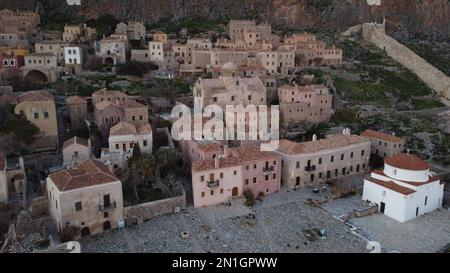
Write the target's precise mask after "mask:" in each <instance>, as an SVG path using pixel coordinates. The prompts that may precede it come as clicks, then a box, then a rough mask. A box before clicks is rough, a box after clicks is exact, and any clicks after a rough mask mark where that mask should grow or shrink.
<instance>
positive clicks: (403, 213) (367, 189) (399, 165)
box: [363, 154, 444, 223]
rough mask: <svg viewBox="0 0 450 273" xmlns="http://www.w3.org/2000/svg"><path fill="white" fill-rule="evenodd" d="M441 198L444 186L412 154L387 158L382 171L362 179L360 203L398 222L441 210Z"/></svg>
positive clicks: (426, 164)
mask: <svg viewBox="0 0 450 273" xmlns="http://www.w3.org/2000/svg"><path fill="white" fill-rule="evenodd" d="M443 195H444V183H441V181H440V179H439V178H438V177H436V176H433V175H432V173H431V172H430V165H429V164H428V163H426V162H425V161H423V160H422V159H420V158H419V157H417V156H415V155H410V154H400V155H397V156H394V157H391V158H388V159H386V160H385V164H384V169H383V170H377V171H373V172H372V173H371V174H370V176H368V177H366V178H365V179H364V192H363V200H365V201H369V202H371V203H374V204H377V205H378V208H379V210H380V212H381V213H384V214H385V215H386V216H388V217H391V218H393V219H395V220H397V221H399V222H401V223H404V222H407V221H410V220H412V219H415V218H416V217H419V216H421V215H423V214H425V213H428V212H431V211H433V210H436V209H438V208H440V207H442V200H443Z"/></svg>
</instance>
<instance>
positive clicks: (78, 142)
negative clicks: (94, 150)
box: [63, 137, 91, 167]
mask: <svg viewBox="0 0 450 273" xmlns="http://www.w3.org/2000/svg"><path fill="white" fill-rule="evenodd" d="M90 157H91V141H90V140H89V139H87V140H86V139H83V138H80V137H73V138H71V139H69V140H67V141H64V144H63V160H64V163H63V166H65V167H67V166H75V165H77V164H79V163H80V162H83V161H85V160H87V159H89V158H90Z"/></svg>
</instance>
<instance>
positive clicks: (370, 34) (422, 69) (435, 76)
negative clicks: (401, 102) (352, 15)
mask: <svg viewBox="0 0 450 273" xmlns="http://www.w3.org/2000/svg"><path fill="white" fill-rule="evenodd" d="M362 34H363V38H364V39H365V40H367V41H369V42H372V43H373V44H375V45H376V46H377V47H379V48H380V49H382V50H384V51H386V53H387V54H388V55H389V56H390V57H391V58H393V59H394V60H396V61H398V62H399V63H401V64H402V65H403V66H405V67H406V68H407V69H409V70H410V71H412V72H413V73H414V74H416V75H417V76H418V77H419V78H420V79H421V80H422V81H423V82H424V83H425V84H427V85H428V86H429V87H430V88H431V89H433V90H434V91H435V92H436V93H437V94H439V95H440V96H442V101H443V102H444V103H445V104H447V105H450V78H449V77H447V76H446V75H445V74H444V73H442V72H441V71H440V70H438V69H437V68H435V67H434V66H432V65H431V64H429V63H428V62H427V61H425V60H424V59H423V58H421V57H420V56H418V55H417V54H416V53H414V52H413V51H412V50H410V49H409V48H407V47H406V46H404V45H402V44H401V43H399V42H398V41H397V40H395V39H393V38H392V37H389V36H388V35H386V32H385V28H384V25H380V24H373V23H368V24H364V25H363V30H362Z"/></svg>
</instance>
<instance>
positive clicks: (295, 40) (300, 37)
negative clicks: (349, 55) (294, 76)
mask: <svg viewBox="0 0 450 273" xmlns="http://www.w3.org/2000/svg"><path fill="white" fill-rule="evenodd" d="M280 48H283V49H289V50H294V51H295V55H296V56H295V58H296V64H295V65H296V66H311V65H338V64H341V63H342V49H340V48H336V47H335V46H334V45H333V46H331V47H327V45H326V44H325V43H324V42H323V41H320V40H318V39H317V38H316V36H315V35H313V34H310V33H303V34H293V35H292V36H290V37H287V38H285V40H284V43H283V44H282V45H281V46H280Z"/></svg>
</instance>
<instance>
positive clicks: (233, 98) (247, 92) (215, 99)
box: [193, 63, 267, 109]
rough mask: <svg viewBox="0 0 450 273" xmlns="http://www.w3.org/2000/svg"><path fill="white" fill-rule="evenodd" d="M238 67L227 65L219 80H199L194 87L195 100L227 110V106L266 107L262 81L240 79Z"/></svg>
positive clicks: (265, 95)
mask: <svg viewBox="0 0 450 273" xmlns="http://www.w3.org/2000/svg"><path fill="white" fill-rule="evenodd" d="M238 70H239V69H238V67H237V66H236V65H235V64H233V63H227V64H225V65H224V66H223V68H222V75H223V76H221V77H219V78H218V79H199V80H198V81H197V83H196V84H195V86H194V92H193V93H194V98H199V99H200V100H201V102H202V104H203V107H206V106H208V105H211V104H216V105H219V106H220V107H222V109H226V106H227V105H239V104H241V103H243V104H244V105H249V104H252V105H266V104H267V91H266V88H265V86H264V84H263V83H262V81H261V80H260V79H259V78H258V77H256V78H241V77H239V76H238V75H239V71H238Z"/></svg>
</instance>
